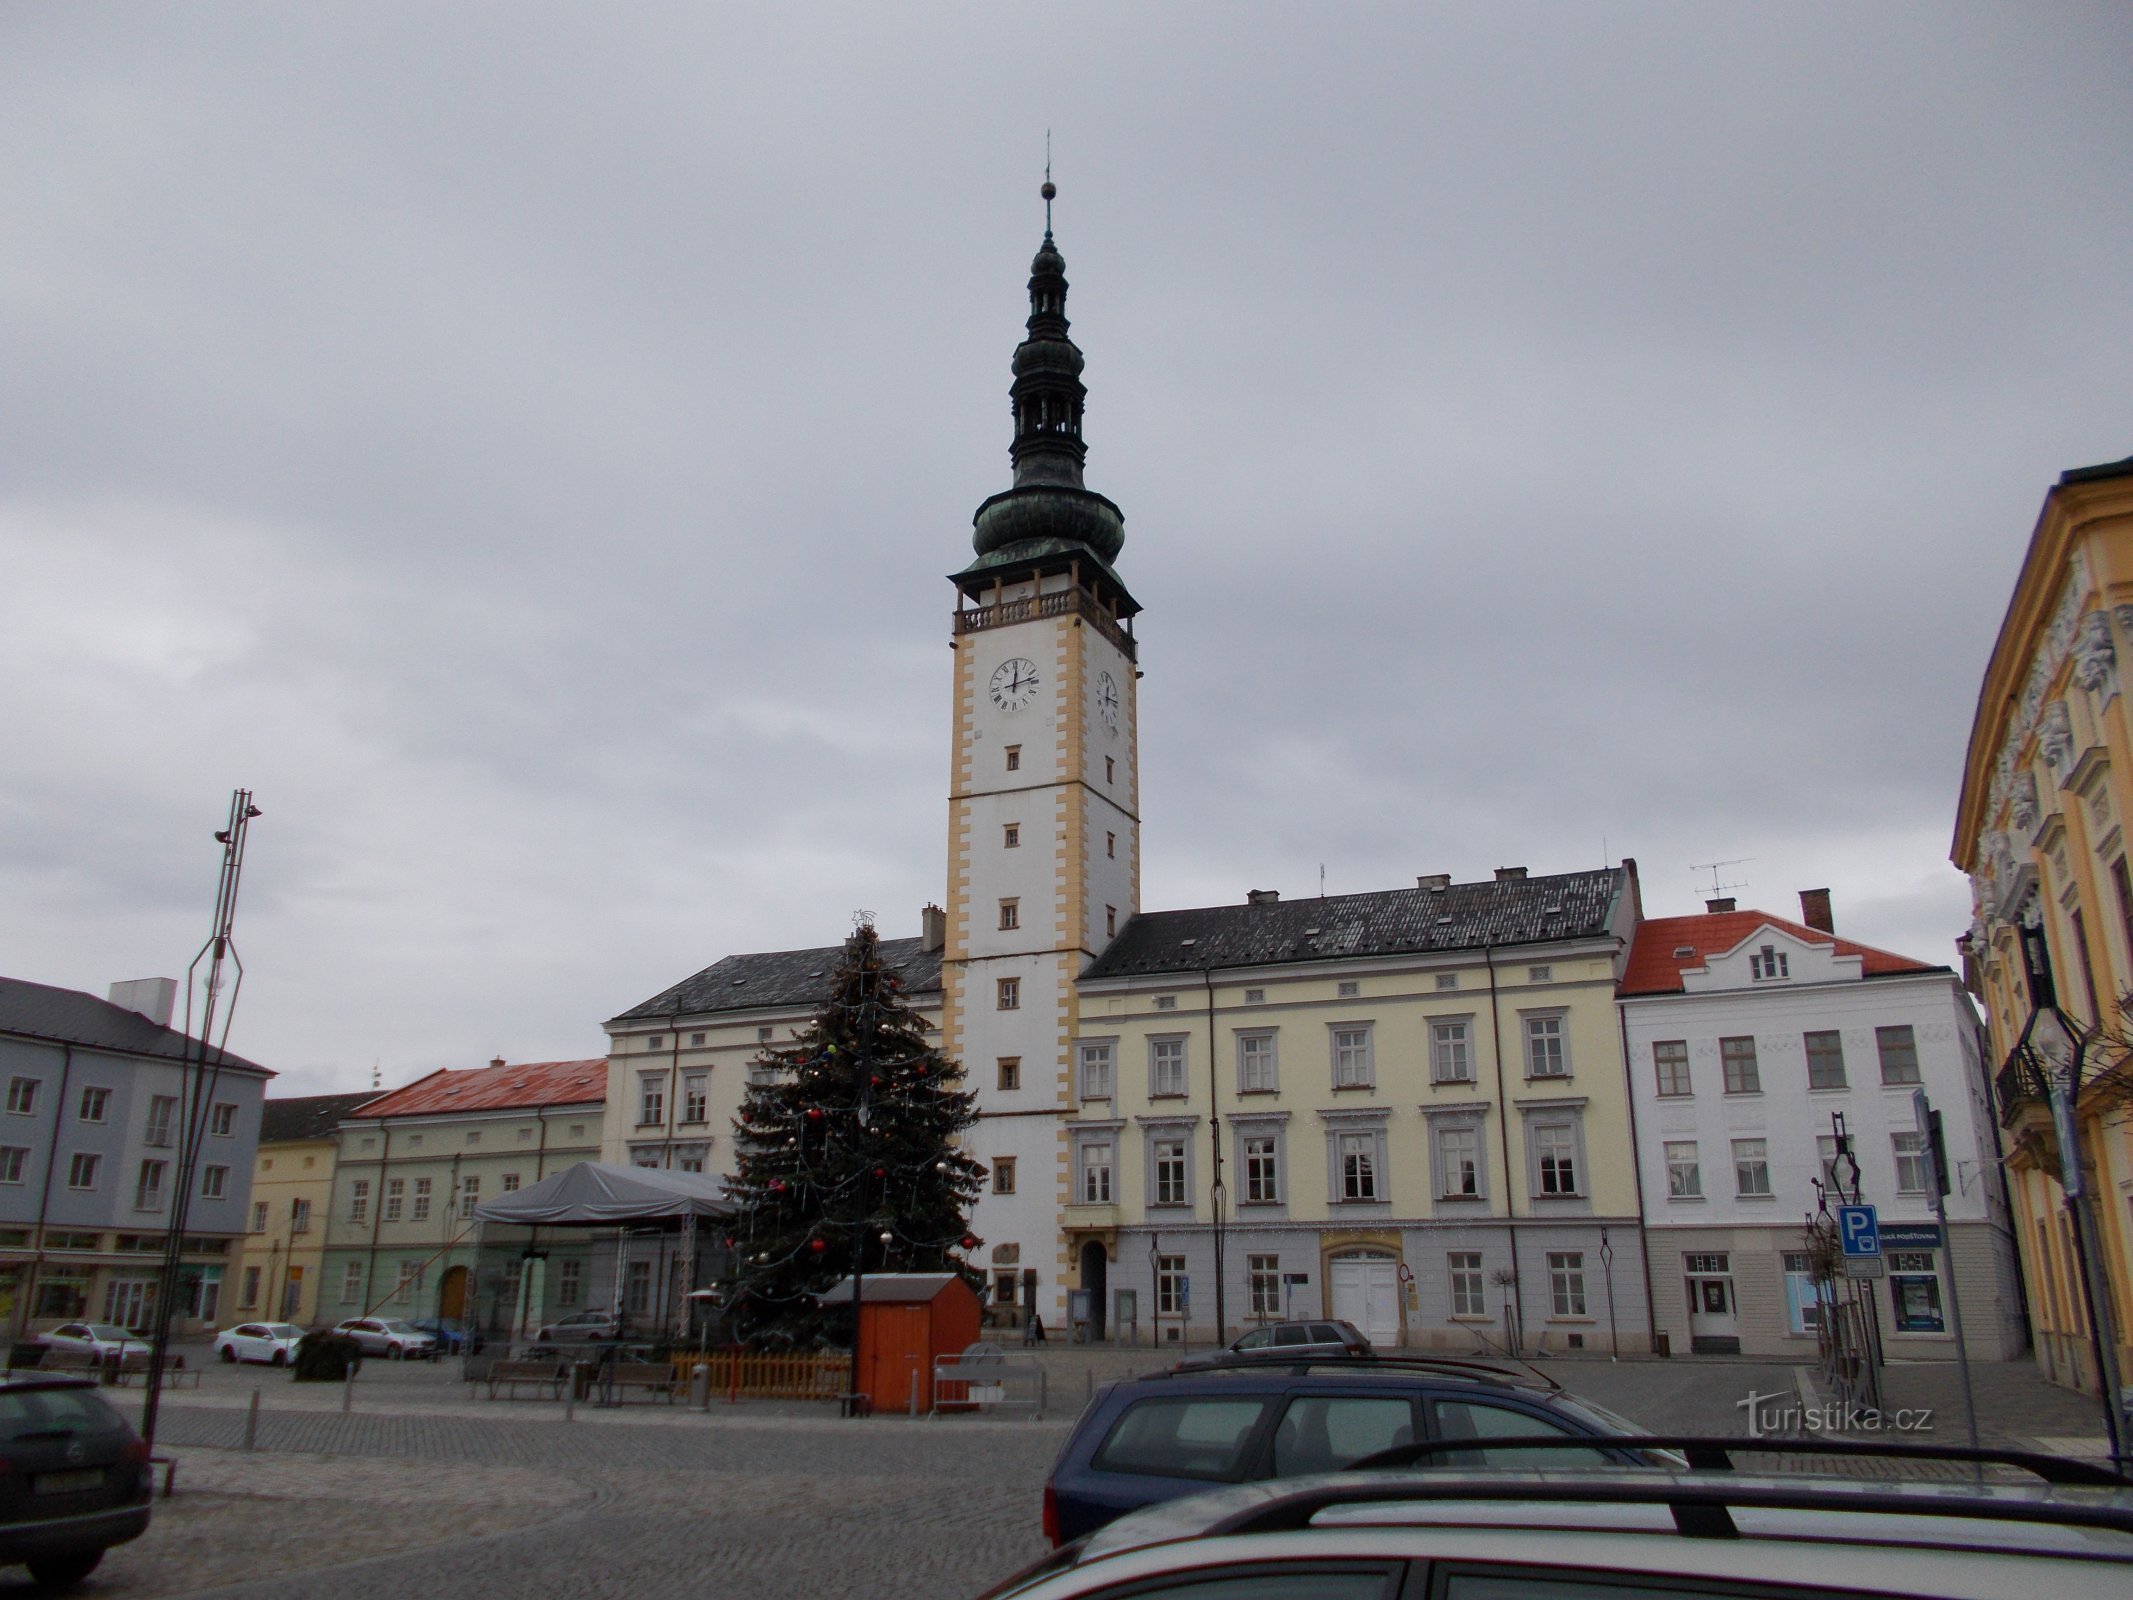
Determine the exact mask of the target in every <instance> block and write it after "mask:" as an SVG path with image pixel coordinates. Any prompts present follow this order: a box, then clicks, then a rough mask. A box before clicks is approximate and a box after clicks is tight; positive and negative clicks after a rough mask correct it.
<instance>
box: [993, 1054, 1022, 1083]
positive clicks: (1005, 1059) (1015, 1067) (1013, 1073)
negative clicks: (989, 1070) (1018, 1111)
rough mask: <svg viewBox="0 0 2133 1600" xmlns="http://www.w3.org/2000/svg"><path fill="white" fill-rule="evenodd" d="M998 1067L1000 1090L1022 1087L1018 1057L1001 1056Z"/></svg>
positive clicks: (1019, 1058)
mask: <svg viewBox="0 0 2133 1600" xmlns="http://www.w3.org/2000/svg"><path fill="white" fill-rule="evenodd" d="M998 1066H999V1069H1000V1087H1001V1088H1002V1089H1019V1088H1021V1087H1022V1058H1021V1057H1020V1056H1001V1057H1000V1058H999V1062H998Z"/></svg>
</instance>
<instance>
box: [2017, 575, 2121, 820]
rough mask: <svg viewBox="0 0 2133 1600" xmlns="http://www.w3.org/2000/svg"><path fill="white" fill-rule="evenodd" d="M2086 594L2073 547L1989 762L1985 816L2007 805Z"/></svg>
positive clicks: (2071, 643)
mask: <svg viewBox="0 0 2133 1600" xmlns="http://www.w3.org/2000/svg"><path fill="white" fill-rule="evenodd" d="M2088 593H2089V564H2088V560H2087V558H2086V557H2084V556H2083V555H2082V553H2081V552H2080V551H2079V550H2076V551H2075V552H2074V553H2073V556H2072V557H2071V558H2070V559H2069V560H2068V562H2067V579H2066V587H2065V588H2064V589H2063V590H2062V591H2061V592H2060V595H2059V603H2058V604H2057V605H2056V606H2054V607H2053V608H2052V616H2051V621H2050V622H2048V623H2047V624H2045V628H2044V633H2043V637H2042V638H2040V639H2039V640H2038V641H2037V653H2036V656H2035V657H2034V658H2033V659H2032V660H2031V661H2030V664H2029V672H2028V674H2027V676H2026V677H2025V678H2024V679H2023V684H2022V692H2021V694H2020V695H2019V696H2018V697H2017V698H2016V701H2015V711H2014V718H2013V720H2012V721H2011V722H2010V723H2009V724H2008V727H2007V731H2006V732H2005V734H2003V735H2002V736H2001V739H2000V754H1999V758H1998V760H1996V761H1995V762H1994V763H1993V770H1992V791H1991V794H1990V797H1989V798H1990V800H1991V806H1990V809H1989V811H1988V813H1987V814H1988V815H1989V816H1994V817H1997V816H1999V815H2000V813H2001V811H2002V809H2003V808H2004V807H2005V806H2006V804H2007V788H2008V785H2009V784H2011V783H2012V782H2013V781H2014V775H2015V772H2016V766H2015V757H2016V756H2017V755H2018V754H2019V753H2020V752H2021V749H2022V746H2023V744H2024V743H2025V742H2026V741H2027V740H2028V738H2029V736H2030V734H2031V732H2033V731H2034V730H2035V728H2036V726H2037V719H2038V718H2039V717H2041V716H2042V715H2043V714H2044V700H2045V696H2046V695H2047V694H2049V693H2050V691H2051V685H2052V680H2053V679H2054V678H2056V677H2057V676H2058V674H2059V669H2060V668H2061V667H2062V666H2064V665H2065V664H2066V658H2067V656H2068V655H2069V654H2070V653H2071V652H2072V650H2073V647H2074V635H2075V633H2076V631H2077V630H2078V629H2079V627H2080V625H2081V615H2082V607H2083V604H2084V602H2086V601H2087V599H2088ZM2129 609H2133V608H2129Z"/></svg>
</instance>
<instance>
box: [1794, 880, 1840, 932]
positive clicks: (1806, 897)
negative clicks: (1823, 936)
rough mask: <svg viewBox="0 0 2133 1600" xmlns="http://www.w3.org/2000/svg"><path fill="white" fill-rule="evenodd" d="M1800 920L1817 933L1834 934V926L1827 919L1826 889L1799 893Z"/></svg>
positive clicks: (1807, 890) (1803, 890) (1827, 897)
mask: <svg viewBox="0 0 2133 1600" xmlns="http://www.w3.org/2000/svg"><path fill="white" fill-rule="evenodd" d="M1800 920H1801V921H1802V922H1804V923H1806V924H1807V926H1808V927H1810V928H1813V929H1814V930H1815V931H1816V932H1817V933H1835V932H1836V931H1837V928H1836V924H1835V923H1833V922H1831V921H1830V918H1829V891H1828V890H1827V889H1802V890H1801V891H1800Z"/></svg>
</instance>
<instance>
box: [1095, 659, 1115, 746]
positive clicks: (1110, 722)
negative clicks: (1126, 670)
mask: <svg viewBox="0 0 2133 1600" xmlns="http://www.w3.org/2000/svg"><path fill="white" fill-rule="evenodd" d="M1096 714H1097V715H1098V716H1099V717H1102V718H1103V719H1104V728H1105V730H1106V731H1107V732H1109V733H1111V734H1113V735H1116V734H1117V732H1118V680H1117V679H1116V678H1114V677H1112V676H1111V674H1110V673H1108V672H1099V673H1098V674H1096Z"/></svg>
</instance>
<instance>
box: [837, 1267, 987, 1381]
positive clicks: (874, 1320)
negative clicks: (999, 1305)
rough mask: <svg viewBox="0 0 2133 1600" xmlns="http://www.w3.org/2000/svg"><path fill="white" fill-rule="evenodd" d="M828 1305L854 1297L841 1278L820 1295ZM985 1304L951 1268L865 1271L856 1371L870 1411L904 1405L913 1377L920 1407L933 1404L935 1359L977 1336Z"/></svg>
mask: <svg viewBox="0 0 2133 1600" xmlns="http://www.w3.org/2000/svg"><path fill="white" fill-rule="evenodd" d="M823 1298H824V1300H825V1301H826V1302H827V1303H828V1304H830V1305H838V1304H846V1303H849V1302H850V1300H851V1298H852V1280H851V1279H850V1278H846V1279H845V1280H844V1281H843V1282H841V1283H839V1284H837V1285H836V1287H834V1288H832V1289H831V1290H830V1292H829V1293H828V1294H827V1295H825V1296H824V1297H823ZM982 1311H983V1307H982V1306H981V1305H980V1304H979V1302H978V1296H977V1292H976V1291H975V1290H974V1289H972V1288H971V1287H970V1285H969V1284H967V1283H965V1282H964V1281H963V1279H962V1278H961V1277H960V1276H959V1275H957V1274H956V1273H953V1272H879V1273H869V1274H867V1276H866V1278H865V1280H864V1283H863V1286H862V1288H861V1290H860V1296H859V1371H858V1373H857V1374H856V1375H855V1376H854V1378H853V1383H852V1387H853V1390H854V1391H855V1392H856V1393H859V1394H863V1395H865V1396H866V1397H867V1400H868V1402H869V1404H870V1405H871V1407H872V1409H874V1410H876V1411H902V1410H904V1409H905V1408H906V1407H907V1406H909V1405H910V1403H911V1380H912V1375H913V1374H914V1373H915V1374H916V1375H917V1378H918V1408H919V1410H921V1411H930V1410H932V1409H933V1360H934V1357H936V1356H953V1355H960V1354H962V1353H963V1351H964V1350H966V1349H968V1348H969V1347H970V1346H971V1345H973V1344H975V1343H977V1339H978V1323H979V1320H980V1317H981V1314H982Z"/></svg>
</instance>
